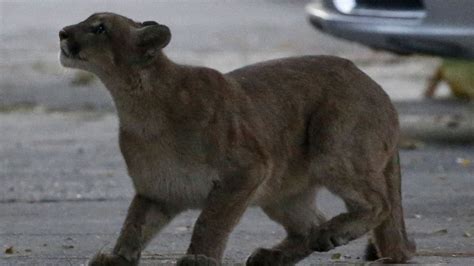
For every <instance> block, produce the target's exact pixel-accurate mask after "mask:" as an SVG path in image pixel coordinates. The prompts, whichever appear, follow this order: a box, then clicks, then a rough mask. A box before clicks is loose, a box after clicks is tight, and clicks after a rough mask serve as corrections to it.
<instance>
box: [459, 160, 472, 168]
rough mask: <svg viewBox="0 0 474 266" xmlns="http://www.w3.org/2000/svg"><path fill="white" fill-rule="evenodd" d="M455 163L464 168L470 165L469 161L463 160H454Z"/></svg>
mask: <svg viewBox="0 0 474 266" xmlns="http://www.w3.org/2000/svg"><path fill="white" fill-rule="evenodd" d="M456 163H458V164H459V165H462V166H464V167H468V166H469V165H470V164H471V160H469V159H465V158H456Z"/></svg>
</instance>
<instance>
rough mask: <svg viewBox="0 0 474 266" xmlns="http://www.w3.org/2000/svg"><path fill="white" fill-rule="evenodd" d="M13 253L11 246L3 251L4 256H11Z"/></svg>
mask: <svg viewBox="0 0 474 266" xmlns="http://www.w3.org/2000/svg"><path fill="white" fill-rule="evenodd" d="M13 252H15V250H14V249H13V246H9V247H7V248H6V249H5V254H13Z"/></svg>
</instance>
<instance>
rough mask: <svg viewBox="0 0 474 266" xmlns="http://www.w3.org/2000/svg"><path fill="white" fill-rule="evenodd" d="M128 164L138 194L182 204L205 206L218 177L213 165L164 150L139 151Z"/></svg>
mask: <svg viewBox="0 0 474 266" xmlns="http://www.w3.org/2000/svg"><path fill="white" fill-rule="evenodd" d="M127 161H130V160H127ZM127 164H128V168H129V174H130V176H131V178H132V180H133V183H134V186H135V189H136V191H137V193H138V194H140V195H143V196H145V197H148V198H150V199H154V200H157V201H159V202H165V203H168V204H170V205H173V206H175V207H180V208H199V207H201V206H202V204H203V202H204V201H205V199H206V198H207V196H208V194H209V192H210V191H211V189H212V186H213V181H214V180H217V179H218V178H217V172H216V171H215V170H214V169H212V168H210V167H209V166H207V165H205V164H202V163H199V162H196V161H193V160H186V159H185V158H179V157H178V156H176V154H173V153H167V152H163V151H162V152H160V153H158V152H156V153H155V152H153V154H135V156H134V158H133V159H132V160H131V162H130V163H127Z"/></svg>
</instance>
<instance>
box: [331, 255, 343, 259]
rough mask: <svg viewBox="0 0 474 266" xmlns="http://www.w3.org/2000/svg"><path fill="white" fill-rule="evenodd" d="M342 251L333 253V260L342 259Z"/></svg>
mask: <svg viewBox="0 0 474 266" xmlns="http://www.w3.org/2000/svg"><path fill="white" fill-rule="evenodd" d="M341 256H342V255H341V253H334V254H332V255H331V259H332V260H340V259H341Z"/></svg>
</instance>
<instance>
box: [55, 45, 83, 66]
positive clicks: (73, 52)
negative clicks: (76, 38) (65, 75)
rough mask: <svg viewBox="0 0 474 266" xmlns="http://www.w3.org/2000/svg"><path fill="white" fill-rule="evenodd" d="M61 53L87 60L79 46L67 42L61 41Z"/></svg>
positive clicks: (70, 57) (65, 55)
mask: <svg viewBox="0 0 474 266" xmlns="http://www.w3.org/2000/svg"><path fill="white" fill-rule="evenodd" d="M60 50H61V55H62V56H64V57H65V58H67V59H72V60H80V61H87V60H86V59H85V58H83V57H81V55H80V54H79V48H78V47H77V46H73V47H70V46H69V45H68V44H67V43H66V42H61V43H60Z"/></svg>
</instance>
